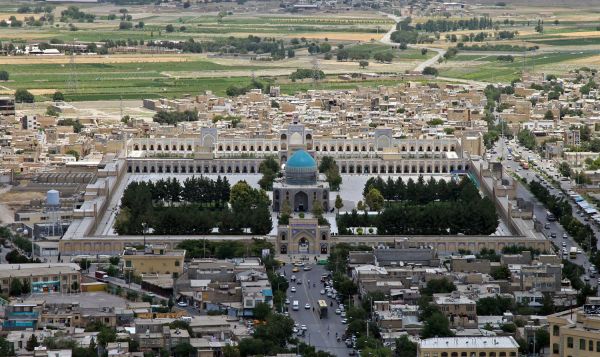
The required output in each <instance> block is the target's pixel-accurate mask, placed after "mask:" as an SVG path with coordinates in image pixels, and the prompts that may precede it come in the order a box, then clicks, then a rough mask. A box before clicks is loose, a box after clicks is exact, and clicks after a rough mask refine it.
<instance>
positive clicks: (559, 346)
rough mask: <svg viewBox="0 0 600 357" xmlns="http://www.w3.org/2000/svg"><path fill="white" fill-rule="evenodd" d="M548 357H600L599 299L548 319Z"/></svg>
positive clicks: (592, 299)
mask: <svg viewBox="0 0 600 357" xmlns="http://www.w3.org/2000/svg"><path fill="white" fill-rule="evenodd" d="M548 324H549V330H550V331H549V332H550V356H551V357H576V356H586V357H588V356H589V357H598V356H600V298H598V297H589V298H588V301H587V303H586V304H585V305H583V306H582V307H579V308H576V309H568V310H565V311H562V312H557V313H555V314H552V315H549V316H548Z"/></svg>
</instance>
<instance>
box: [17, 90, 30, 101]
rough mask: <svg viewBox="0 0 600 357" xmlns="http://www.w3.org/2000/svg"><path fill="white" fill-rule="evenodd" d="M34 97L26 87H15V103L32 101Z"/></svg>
mask: <svg viewBox="0 0 600 357" xmlns="http://www.w3.org/2000/svg"><path fill="white" fill-rule="evenodd" d="M33 100H34V97H33V94H31V93H30V92H29V91H28V90H27V89H17V90H16V91H15V101H16V102H17V103H33Z"/></svg>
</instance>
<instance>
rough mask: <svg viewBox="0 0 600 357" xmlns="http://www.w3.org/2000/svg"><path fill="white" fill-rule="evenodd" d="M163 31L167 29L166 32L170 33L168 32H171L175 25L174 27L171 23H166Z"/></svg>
mask: <svg viewBox="0 0 600 357" xmlns="http://www.w3.org/2000/svg"><path fill="white" fill-rule="evenodd" d="M165 31H167V32H169V33H170V32H173V31H175V27H174V26H173V25H171V24H168V25H167V26H166V27H165Z"/></svg>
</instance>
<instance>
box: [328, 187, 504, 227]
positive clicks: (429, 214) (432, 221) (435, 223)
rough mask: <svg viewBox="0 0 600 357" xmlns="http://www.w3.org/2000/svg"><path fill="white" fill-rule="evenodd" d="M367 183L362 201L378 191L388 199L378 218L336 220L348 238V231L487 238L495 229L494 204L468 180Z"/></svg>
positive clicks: (354, 214)
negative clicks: (351, 228) (364, 230)
mask: <svg viewBox="0 0 600 357" xmlns="http://www.w3.org/2000/svg"><path fill="white" fill-rule="evenodd" d="M369 181H371V182H367V184H366V185H365V191H364V192H365V197H368V196H369V194H370V193H371V192H372V191H373V189H375V190H377V191H379V189H378V188H376V187H380V188H381V192H385V194H384V197H386V196H387V197H388V201H387V202H386V203H385V207H384V208H383V210H382V211H381V212H380V213H379V214H377V215H370V214H368V213H367V212H365V213H364V214H358V212H357V211H356V210H353V211H352V212H351V213H346V214H343V215H340V216H338V218H337V225H338V229H339V232H340V234H350V233H351V231H350V229H349V228H350V227H376V228H377V233H378V234H384V235H396V234H439V235H448V234H458V233H461V234H466V235H489V234H492V233H494V232H495V231H496V227H497V226H498V216H497V214H496V209H495V207H494V204H493V202H492V201H491V200H490V199H489V198H487V197H481V196H480V195H479V192H478V191H477V189H476V188H475V186H474V185H472V184H471V183H470V182H468V180H467V179H463V180H462V181H461V182H460V183H459V184H456V183H442V184H440V183H439V182H435V183H434V182H432V181H430V182H429V183H427V184H425V182H424V180H423V179H420V180H418V181H417V184H413V183H410V180H409V182H408V183H407V185H406V186H405V185H403V181H402V180H401V179H399V180H397V181H394V180H393V179H391V180H388V182H389V185H388V182H383V180H378V179H373V180H369ZM419 181H420V182H419ZM440 182H443V181H440ZM397 183H398V184H397ZM390 187H391V188H390ZM448 187H450V189H448Z"/></svg>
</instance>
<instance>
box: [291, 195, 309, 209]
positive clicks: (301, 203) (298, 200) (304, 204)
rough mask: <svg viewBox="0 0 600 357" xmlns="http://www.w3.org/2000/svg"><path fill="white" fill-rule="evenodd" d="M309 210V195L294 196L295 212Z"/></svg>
mask: <svg viewBox="0 0 600 357" xmlns="http://www.w3.org/2000/svg"><path fill="white" fill-rule="evenodd" d="M306 210H308V195H307V194H306V192H302V191H300V192H298V193H296V194H295V195H294V211H296V212H304V211H306Z"/></svg>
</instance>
